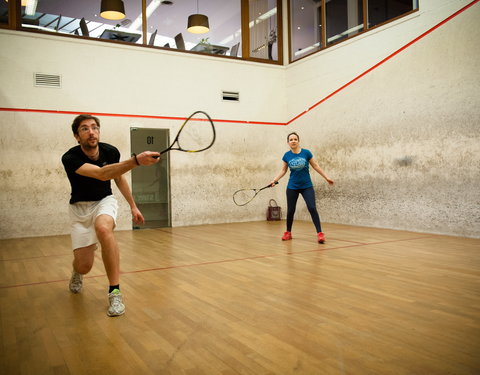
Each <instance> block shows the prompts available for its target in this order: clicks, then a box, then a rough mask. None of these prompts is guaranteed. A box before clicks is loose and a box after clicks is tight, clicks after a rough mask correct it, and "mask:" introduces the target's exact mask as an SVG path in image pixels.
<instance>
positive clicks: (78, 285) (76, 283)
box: [68, 271, 83, 293]
mask: <svg viewBox="0 0 480 375" xmlns="http://www.w3.org/2000/svg"><path fill="white" fill-rule="evenodd" d="M82 286H83V275H82V274H80V273H78V272H75V271H72V277H71V279H70V284H69V285H68V287H69V288H70V291H71V292H72V293H80V291H81V290H82Z"/></svg>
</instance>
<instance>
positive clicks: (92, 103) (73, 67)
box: [0, 30, 286, 238]
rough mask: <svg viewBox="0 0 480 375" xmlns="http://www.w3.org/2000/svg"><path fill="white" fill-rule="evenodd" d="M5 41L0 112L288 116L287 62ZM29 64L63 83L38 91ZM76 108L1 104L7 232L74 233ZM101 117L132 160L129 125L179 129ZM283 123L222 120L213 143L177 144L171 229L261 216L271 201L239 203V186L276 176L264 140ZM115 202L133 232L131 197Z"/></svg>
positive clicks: (0, 229) (0, 217)
mask: <svg viewBox="0 0 480 375" xmlns="http://www.w3.org/2000/svg"><path fill="white" fill-rule="evenodd" d="M0 45H1V46H2V48H1V50H0V66H2V70H1V72H0V80H1V82H2V85H1V87H0V90H1V91H0V92H1V95H0V107H1V108H18V109H34V110H48V111H72V112H76V113H78V112H88V113H108V114H128V115H149V116H167V117H186V116H188V115H189V114H190V113H192V112H193V111H195V110H198V109H200V110H204V111H206V112H207V113H209V114H210V115H211V116H212V118H214V119H215V118H219V119H229V120H241V121H251V120H254V121H273V122H278V121H280V120H282V119H284V118H285V114H286V112H285V110H286V103H285V95H284V93H285V68H284V67H282V66H273V65H265V64H253V63H248V62H241V63H238V62H237V63H235V62H233V61H229V60H227V59H218V58H217V59H216V58H212V57H209V56H196V55H191V54H180V53H175V52H170V51H159V50H153V49H145V48H137V47H132V46H124V45H120V46H117V45H113V44H105V43H101V42H96V41H89V40H78V39H74V38H59V37H55V36H50V35H37V34H32V33H19V32H13V31H5V30H3V31H0ZM34 72H40V73H48V74H60V75H61V77H62V88H61V89H51V88H38V87H34V85H33V74H34ZM222 90H229V91H239V92H240V102H239V103H232V102H225V101H222V100H221V93H222ZM74 116H75V115H74V114H71V115H70V114H57V113H39V112H21V111H0V142H1V151H0V153H1V157H0V186H1V188H0V238H14V237H28V236H43V235H55V234H64V233H68V232H69V226H68V210H67V207H68V199H69V194H70V191H69V189H70V188H69V184H68V181H67V179H66V175H65V172H64V170H63V166H62V164H61V161H60V159H61V156H62V155H63V153H64V152H65V151H66V150H67V149H68V148H70V147H73V146H74V145H76V141H75V139H74V138H73V135H72V132H71V130H70V124H71V122H72V120H73V118H74ZM99 117H100V120H101V128H102V131H101V140H102V141H104V142H108V143H112V144H114V145H115V146H117V147H118V148H119V150H120V152H121V154H122V155H123V157H124V158H125V157H129V156H130V127H152V128H168V129H170V130H171V134H172V136H173V135H174V134H175V133H176V132H177V130H178V128H179V127H180V125H181V123H182V122H181V121H177V120H162V119H149V118H142V117H137V118H135V117H115V116H99ZM284 129H285V128H284V127H281V126H278V125H277V126H275V125H271V126H254V125H249V124H237V123H224V122H220V123H217V132H218V136H217V142H216V144H215V146H214V147H213V148H212V149H211V150H209V151H207V152H204V153H199V154H194V155H192V154H189V155H184V154H182V153H179V152H173V153H172V154H171V193H172V225H173V226H180V225H193V224H206V223H219V222H229V221H242V220H243V221H246V220H252V219H260V218H261V217H263V216H264V215H263V214H264V210H265V208H264V207H262V212H261V213H259V212H256V211H255V206H254V205H253V206H251V207H248V208H244V209H242V210H239V209H237V207H236V206H234V204H233V201H232V193H233V192H234V191H235V190H237V189H238V188H239V187H240V186H243V185H244V184H245V185H246V186H254V185H255V179H257V181H258V180H260V181H261V182H262V183H263V182H264V180H265V178H271V175H272V173H273V172H267V173H266V174H265V173H264V169H265V168H267V167H268V165H269V164H271V160H270V162H269V155H265V147H264V146H265V145H266V144H268V142H266V141H267V140H268V137H269V135H270V134H271V133H272V132H275V131H282V130H284ZM272 148H273V149H274V147H272ZM279 152H280V150H278V151H277V152H276V153H274V154H278V153H279ZM272 157H273V156H272ZM262 172H263V175H262ZM127 177H128V179H129V180H130V174H128V176H127ZM112 185H113V186H114V184H112ZM115 192H116V193H115V194H116V195H117V196H120V198H121V195H120V194H119V193H118V191H117V190H115ZM119 201H120V203H121V206H120V217H119V220H118V227H117V228H118V229H130V228H131V217H130V211H129V208H128V205H127V204H126V203H125V202H124V200H123V198H121V199H119Z"/></svg>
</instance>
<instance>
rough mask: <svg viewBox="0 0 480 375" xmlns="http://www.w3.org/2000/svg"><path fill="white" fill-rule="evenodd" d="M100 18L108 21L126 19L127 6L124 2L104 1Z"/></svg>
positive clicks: (115, 0) (118, 0) (116, 0)
mask: <svg viewBox="0 0 480 375" xmlns="http://www.w3.org/2000/svg"><path fill="white" fill-rule="evenodd" d="M100 16H102V18H105V19H107V20H121V19H122V18H125V5H124V4H123V1H122V0H102V4H101V5H100Z"/></svg>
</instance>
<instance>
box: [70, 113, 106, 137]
mask: <svg viewBox="0 0 480 375" xmlns="http://www.w3.org/2000/svg"><path fill="white" fill-rule="evenodd" d="M83 120H95V122H96V123H97V126H98V127H100V120H99V119H98V118H97V117H95V116H92V115H87V114H83V115H78V116H77V117H75V119H74V120H73V123H72V131H73V134H76V135H78V127H79V126H80V123H81V122H82V121H83Z"/></svg>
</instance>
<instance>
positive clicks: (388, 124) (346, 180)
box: [287, 0, 480, 238]
mask: <svg viewBox="0 0 480 375" xmlns="http://www.w3.org/2000/svg"><path fill="white" fill-rule="evenodd" d="M469 3H470V2H469V1H443V0H436V1H421V2H420V6H421V11H420V12H417V13H415V14H412V15H410V16H409V17H407V18H405V19H402V20H399V21H398V22H396V23H393V24H391V25H387V26H386V27H384V28H380V29H378V30H376V31H375V32H373V33H372V34H368V35H365V36H362V37H359V38H354V39H352V40H351V41H349V42H347V43H346V45H345V46H344V45H343V44H342V45H339V46H338V47H335V48H332V49H330V50H327V51H325V52H324V53H320V54H319V55H315V56H314V57H313V58H310V59H305V60H302V61H300V62H299V63H298V64H294V65H292V66H291V67H290V68H289V69H288V75H287V103H288V108H289V109H288V111H289V117H293V116H295V115H297V114H298V113H301V112H302V111H304V110H305V109H307V108H309V106H312V105H313V104H315V103H317V102H318V101H320V100H321V99H323V98H325V97H326V96H327V95H328V94H330V93H331V92H333V91H335V90H336V89H338V88H340V87H341V86H342V85H344V84H346V83H348V82H350V81H351V80H352V79H354V78H355V77H357V76H358V75H360V74H361V73H363V72H365V71H366V70H367V69H369V68H370V67H372V66H374V65H375V64H376V63H378V62H380V61H381V60H383V59H384V58H386V57H387V56H389V55H390V54H391V53H393V52H395V51H396V50H398V49H399V48H401V47H402V46H404V45H405V44H407V43H409V42H410V41H412V40H413V39H415V38H416V37H418V36H419V35H421V34H422V33H424V32H425V31H427V30H429V29H430V28H432V27H433V26H435V25H437V24H438V23H439V22H441V21H442V20H444V19H446V18H447V17H448V16H450V15H452V14H453V13H455V12H456V11H457V10H459V9H461V8H462V7H463V6H465V5H467V4H469ZM479 21H480V4H478V3H477V4H475V5H473V6H472V7H470V8H469V9H467V10H465V11H464V12H462V13H461V14H459V15H458V16H457V17H455V18H453V19H452V20H451V21H449V22H447V23H446V24H444V25H442V26H441V27H439V28H437V29H436V30H434V31H433V32H432V33H430V34H428V35H427V36H425V37H424V38H422V39H421V40H419V41H418V42H416V43H414V44H413V45H411V46H410V47H408V48H407V49H405V50H403V51H402V52H400V53H399V54H397V55H396V56H394V57H393V58H392V59H389V60H388V61H387V62H385V63H384V64H382V65H380V66H379V67H378V68H376V69H374V70H373V71H371V72H370V73H368V74H366V75H365V76H363V77H361V78H360V79H359V80H357V81H356V82H354V83H353V84H351V85H350V86H348V87H346V88H345V89H343V90H342V91H340V92H339V93H337V94H336V95H334V96H333V97H331V98H330V99H327V100H326V101H324V102H323V103H321V104H319V105H318V106H317V107H316V108H314V109H312V110H311V111H309V112H307V114H306V115H304V116H302V117H301V118H300V119H299V120H298V121H296V122H295V123H294V124H293V125H292V129H295V130H297V131H298V132H299V133H300V135H301V136H302V135H306V136H307V137H306V138H308V141H305V142H304V143H303V145H304V147H306V148H310V149H311V150H312V151H313V152H314V155H315V156H316V158H317V159H318V161H319V162H320V164H321V165H322V166H323V167H324V168H325V170H326V171H328V173H329V174H330V175H331V177H332V178H334V179H335V180H336V181H337V184H336V186H335V188H328V187H327V186H326V184H325V183H324V182H323V179H321V178H320V177H319V178H317V179H316V181H317V183H316V191H317V201H318V206H319V208H320V213H321V216H322V219H323V220H324V221H327V222H333V223H344V224H352V225H362V226H373V227H383V228H394V229H402V230H411V231H416V232H429V233H442V234H451V235H461V236H471V237H477V238H478V237H480V189H479V186H480V74H479V69H480V30H479V27H478V25H479ZM302 215H303V217H304V218H307V216H308V214H307V213H306V212H305V210H304V211H303V212H302Z"/></svg>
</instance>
